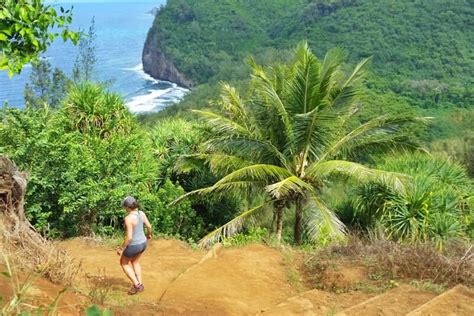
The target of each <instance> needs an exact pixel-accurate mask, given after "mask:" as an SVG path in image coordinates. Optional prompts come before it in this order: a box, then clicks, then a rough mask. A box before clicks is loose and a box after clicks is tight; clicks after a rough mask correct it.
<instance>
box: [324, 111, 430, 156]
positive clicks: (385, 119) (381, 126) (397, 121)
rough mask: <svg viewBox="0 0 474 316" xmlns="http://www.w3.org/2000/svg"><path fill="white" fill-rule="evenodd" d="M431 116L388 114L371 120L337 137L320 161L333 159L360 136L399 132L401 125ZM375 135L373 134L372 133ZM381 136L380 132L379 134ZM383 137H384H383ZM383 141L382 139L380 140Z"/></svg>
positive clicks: (421, 121)
mask: <svg viewBox="0 0 474 316" xmlns="http://www.w3.org/2000/svg"><path fill="white" fill-rule="evenodd" d="M428 119H429V118H426V117H411V116H388V115H382V116H379V117H376V118H373V119H371V120H369V121H368V122H366V123H364V124H361V125H359V126H358V127H357V128H355V129H353V130H352V131H350V132H349V133H347V134H346V135H344V136H343V137H341V138H339V139H337V140H336V141H335V142H334V143H333V144H332V145H330V146H329V147H328V148H327V149H326V150H325V153H324V155H322V156H321V157H320V161H324V160H326V159H331V158H332V157H334V156H335V155H336V154H337V153H338V152H340V151H343V150H344V148H345V147H346V148H349V147H350V146H353V145H354V143H356V142H357V140H358V138H360V137H362V136H364V135H367V134H368V133H374V132H375V131H377V130H378V131H379V132H382V133H384V134H386V135H388V134H392V133H395V132H397V129H398V127H399V126H402V125H405V124H409V123H426V122H427V120H428ZM372 135H373V134H372ZM379 136H380V134H379ZM382 138H383V137H382ZM380 141H381V140H380Z"/></svg>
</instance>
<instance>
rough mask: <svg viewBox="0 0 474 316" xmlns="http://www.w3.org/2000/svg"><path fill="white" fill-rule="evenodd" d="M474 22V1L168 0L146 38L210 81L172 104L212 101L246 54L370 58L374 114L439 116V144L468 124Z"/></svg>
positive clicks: (434, 135)
mask: <svg viewBox="0 0 474 316" xmlns="http://www.w3.org/2000/svg"><path fill="white" fill-rule="evenodd" d="M473 21H474V3H473V2H472V1H461V0H452V1H443V0H433V1H427V0H417V1H409V0H404V1H391V0H335V1H332V0H331V1H328V0H269V1H251V0H225V1H214V0H202V1H192V0H170V1H168V4H167V6H166V7H165V8H164V9H162V10H161V11H160V12H159V14H158V15H157V17H156V19H155V21H154V24H153V27H152V28H151V30H150V32H149V35H148V37H149V38H148V40H151V39H152V38H153V39H154V40H155V41H156V42H157V43H158V45H159V48H160V49H161V50H162V51H163V52H164V54H165V55H166V56H167V57H168V58H169V59H170V60H171V61H172V62H173V63H174V65H175V66H176V67H177V69H178V70H179V71H180V72H182V73H183V74H184V75H186V76H187V77H189V78H191V79H192V80H193V81H195V82H196V83H200V84H206V83H209V84H210V86H209V85H205V86H201V87H200V88H199V89H196V90H198V91H195V92H194V95H193V94H191V96H189V97H188V100H192V102H189V103H188V102H186V101H185V102H184V103H183V104H181V105H180V106H178V107H175V108H174V110H177V109H178V110H179V109H183V108H186V107H187V106H188V105H189V107H192V105H194V106H195V105H196V103H198V104H201V105H202V104H205V103H206V100H207V99H208V98H209V97H210V96H214V92H213V91H215V88H213V85H214V84H215V83H217V82H219V81H234V82H237V81H240V80H243V79H244V78H247V76H248V68H247V67H245V63H244V62H243V60H244V59H245V58H246V57H247V56H249V55H252V56H254V57H255V58H256V59H257V60H258V61H259V62H262V63H270V62H272V61H275V60H278V61H280V60H282V59H283V60H284V59H286V58H287V56H289V55H290V54H289V53H288V50H289V49H291V48H292V47H294V45H295V44H296V43H298V42H299V41H301V40H308V42H309V44H310V46H311V48H312V49H313V50H314V51H315V53H316V55H318V56H320V57H323V54H324V53H325V52H326V51H328V50H329V49H331V48H334V47H339V48H341V49H343V50H344V52H345V53H346V54H347V55H348V57H349V58H348V61H349V63H353V64H354V63H356V62H357V61H359V60H361V59H362V58H365V57H368V56H373V59H372V67H371V71H372V75H371V77H370V79H369V82H368V87H369V88H370V89H371V91H372V92H373V93H374V94H373V95H372V96H371V98H370V100H369V102H367V103H368V104H367V107H368V108H369V110H368V111H369V112H374V111H376V112H379V111H380V108H382V107H383V108H385V109H386V110H389V111H396V112H397V111H398V112H399V111H412V110H413V111H415V112H418V113H419V114H423V115H429V116H435V117H436V118H437V123H435V124H433V125H434V126H432V128H431V130H430V132H429V133H428V135H425V136H426V139H427V140H430V141H432V140H434V139H439V138H449V137H454V136H457V137H459V136H463V135H464V134H465V131H466V130H471V128H470V121H472V117H473V113H472V110H471V109H472V103H473V99H474V89H473V78H474V48H473V44H472V43H474V32H473V31H472V30H473V29H474V25H473V24H474V22H473ZM191 104H192V105H191ZM172 110H173V109H172ZM171 112H172V111H171V110H169V111H167V112H165V113H164V114H165V115H166V113H171ZM173 113H174V112H173ZM454 125H455V126H456V128H453V126H454Z"/></svg>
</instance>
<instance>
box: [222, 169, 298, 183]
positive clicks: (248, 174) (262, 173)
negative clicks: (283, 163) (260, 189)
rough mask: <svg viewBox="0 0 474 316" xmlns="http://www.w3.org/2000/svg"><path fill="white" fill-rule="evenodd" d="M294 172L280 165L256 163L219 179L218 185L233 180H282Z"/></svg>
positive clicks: (271, 181) (268, 181) (269, 181)
mask: <svg viewBox="0 0 474 316" xmlns="http://www.w3.org/2000/svg"><path fill="white" fill-rule="evenodd" d="M290 176H292V174H291V173H290V172H289V171H288V170H286V169H284V168H282V167H279V166H275V165H266V164H256V165H251V166H248V167H244V168H241V169H238V170H236V171H234V172H232V173H230V174H228V175H227V176H225V177H223V178H222V179H221V180H219V181H218V182H217V183H216V184H215V186H216V185H221V184H225V183H228V182H233V181H262V182H266V183H273V182H275V181H281V180H283V179H285V178H287V177H290Z"/></svg>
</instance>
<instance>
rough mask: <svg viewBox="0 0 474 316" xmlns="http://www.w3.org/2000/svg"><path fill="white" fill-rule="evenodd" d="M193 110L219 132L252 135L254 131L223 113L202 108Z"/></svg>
mask: <svg viewBox="0 0 474 316" xmlns="http://www.w3.org/2000/svg"><path fill="white" fill-rule="evenodd" d="M192 112H194V113H196V114H198V115H199V116H200V117H201V118H202V119H204V121H205V122H206V123H207V124H209V125H210V126H212V127H213V129H214V130H215V131H216V132H217V133H219V134H228V133H234V134H239V135H247V136H250V135H252V132H251V131H249V130H248V129H247V128H246V127H245V126H242V125H240V124H238V123H237V122H236V121H233V120H231V119H229V118H227V117H225V116H223V115H220V114H216V113H213V112H209V111H201V110H192Z"/></svg>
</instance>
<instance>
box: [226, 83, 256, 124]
mask: <svg viewBox="0 0 474 316" xmlns="http://www.w3.org/2000/svg"><path fill="white" fill-rule="evenodd" d="M220 104H221V105H222V107H223V108H224V110H225V111H227V112H229V113H230V114H231V115H232V118H233V120H235V121H238V122H239V123H240V124H241V125H243V126H245V125H247V124H248V123H250V120H249V116H248V115H247V110H246V107H245V104H244V102H243V100H242V99H241V97H240V95H239V93H238V92H237V90H236V89H235V88H234V87H232V86H230V85H229V84H227V83H224V84H222V87H221V102H220ZM245 127H246V128H248V127H249V126H248V125H247V126H245Z"/></svg>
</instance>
